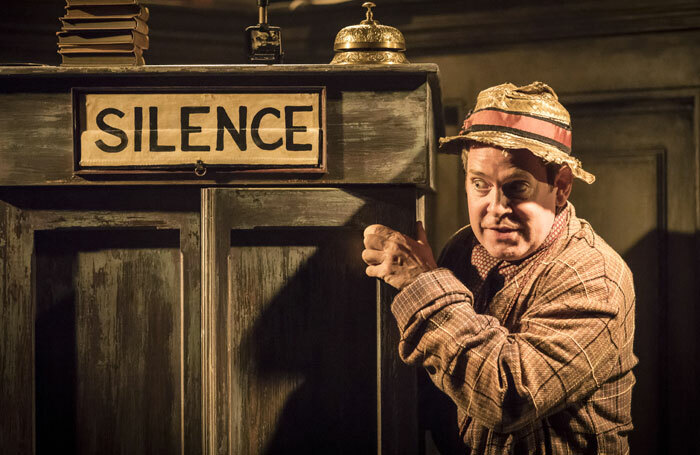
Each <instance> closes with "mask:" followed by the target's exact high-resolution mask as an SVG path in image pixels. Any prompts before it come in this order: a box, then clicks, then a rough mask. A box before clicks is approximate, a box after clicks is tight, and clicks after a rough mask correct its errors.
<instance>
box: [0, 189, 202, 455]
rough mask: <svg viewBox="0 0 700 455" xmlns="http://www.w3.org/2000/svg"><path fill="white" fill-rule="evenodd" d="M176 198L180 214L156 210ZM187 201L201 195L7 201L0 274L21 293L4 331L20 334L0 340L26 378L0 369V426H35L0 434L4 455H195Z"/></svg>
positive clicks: (193, 237) (122, 193) (23, 194)
mask: <svg viewBox="0 0 700 455" xmlns="http://www.w3.org/2000/svg"><path fill="white" fill-rule="evenodd" d="M56 193H58V194H56ZM158 193H160V194H158ZM135 196H136V197H135ZM172 196H179V197H180V198H181V199H180V201H181V202H180V204H181V205H180V207H179V210H176V211H174V212H169V211H168V209H167V206H168V205H169V204H168V203H160V202H159V200H160V201H162V200H163V198H164V197H166V198H167V197H172ZM93 198H94V199H93ZM187 198H189V199H190V200H194V201H195V202H196V200H197V199H198V198H197V192H196V191H195V192H189V195H188V194H186V193H183V194H178V195H175V194H172V193H170V192H163V191H157V190H155V191H152V192H149V193H147V194H138V193H134V192H133V191H129V190H114V189H112V190H105V189H101V190H93V191H91V192H90V193H89V195H88V193H87V192H84V191H78V190H57V189H53V190H51V192H50V193H49V191H47V190H12V191H10V190H8V191H6V192H4V193H3V198H2V199H3V202H2V204H0V210H1V211H2V212H3V213H4V214H5V217H4V219H3V221H4V223H3V228H4V230H5V232H12V233H13V234H12V235H9V236H8V237H7V242H6V243H5V244H4V245H3V247H4V248H3V251H2V253H3V254H2V255H1V256H2V257H3V258H4V260H5V261H6V264H7V265H9V267H6V268H4V269H3V277H4V279H5V280H7V281H6V282H13V283H16V284H17V285H18V286H22V287H25V288H26V289H28V290H30V292H29V293H27V294H22V295H14V296H5V300H4V302H3V305H4V308H5V309H11V310H12V312H10V318H11V319H9V320H5V319H3V325H4V324H5V323H8V324H17V325H19V326H20V327H21V333H22V334H24V337H20V336H16V335H15V336H14V337H13V338H12V339H9V340H5V342H6V343H7V344H5V346H4V348H3V349H4V350H5V351H4V354H5V355H6V356H8V357H10V358H11V359H12V358H13V357H14V359H12V360H13V363H14V364H15V365H16V366H17V367H18V369H19V370H20V371H21V372H22V375H23V377H24V378H26V379H28V380H27V381H26V382H24V383H22V384H17V383H16V381H17V379H16V378H13V377H8V374H9V373H11V370H10V369H7V368H5V369H4V370H3V371H2V373H3V380H4V382H5V383H10V384H12V388H13V389H14V392H15V393H16V395H12V396H8V395H7V394H5V393H3V394H2V399H3V402H10V403H13V404H15V405H17V406H11V407H9V408H4V409H13V412H8V413H3V416H2V419H3V420H4V422H3V424H8V425H10V428H11V427H12V426H15V428H22V427H25V428H26V427H28V428H30V429H31V428H32V424H33V422H35V424H34V428H33V430H30V431H27V430H25V431H24V432H17V433H14V434H13V433H12V432H10V433H9V434H6V435H5V436H4V437H7V440H6V441H3V442H4V443H6V444H3V447H16V448H18V449H21V453H31V450H26V449H27V448H29V447H32V446H33V447H34V448H35V450H36V453H40V454H41V453H57V452H60V453H76V454H97V453H99V454H105V453H106V454H110V453H114V454H117V453H119V454H121V453H130V454H145V453H164V454H167V453H172V454H175V453H182V452H183V451H186V452H187V453H198V452H201V417H200V416H201V414H200V413H201V407H200V405H199V403H200V398H199V396H200V392H199V390H200V389H199V388H198V385H199V383H200V379H199V377H200V371H201V363H200V361H201V360H200V359H201V357H200V356H199V350H200V349H199V346H200V341H199V340H200V338H199V337H200V328H199V308H200V294H199V283H198V281H199V278H200V256H199V219H198V218H199V217H198V214H197V213H196V212H189V213H188V209H187V207H185V206H184V205H185V203H184V201H185V200H187ZM100 199H102V201H103V202H102V203H101V204H99V205H100V206H101V209H100V210H95V209H94V208H93V207H92V204H93V203H96V202H98V201H99V200H100ZM159 204H160V205H161V207H163V210H162V211H155V210H153V208H154V207H155V206H157V205H159ZM8 254H15V257H14V258H12V257H11V256H8ZM11 261H12V262H11ZM11 287H12V286H11ZM11 287H10V288H11ZM16 297H19V298H16ZM19 314H21V315H23V316H22V317H19V316H17V315H19ZM18 332H19V331H18ZM11 333H12V332H11ZM193 335H194V336H193ZM8 348H9V349H8ZM32 366H33V368H32ZM27 403H33V405H30V406H27ZM27 410H28V411H29V412H27ZM27 419H29V421H27ZM3 428H5V426H4V425H3ZM13 453H20V450H18V451H17V452H14V451H13Z"/></svg>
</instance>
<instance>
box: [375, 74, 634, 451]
mask: <svg viewBox="0 0 700 455" xmlns="http://www.w3.org/2000/svg"><path fill="white" fill-rule="evenodd" d="M441 147H443V148H448V149H449V148H450V147H457V148H458V149H460V150H462V159H463V162H464V167H465V171H466V181H465V185H466V191H467V203H468V207H469V220H470V226H467V227H465V228H463V229H462V230H460V231H458V232H457V233H456V234H455V235H454V236H453V238H452V239H451V240H450V241H449V242H448V244H447V246H446V247H445V249H444V250H443V252H442V255H441V257H440V259H439V261H438V262H437V263H436V262H435V260H434V259H433V255H432V252H431V249H430V246H429V245H428V243H427V238H426V235H425V231H424V230H423V228H422V225H420V224H419V225H418V227H417V230H418V234H417V240H413V239H411V238H409V237H407V236H405V235H403V234H401V233H398V232H396V231H393V230H391V229H389V228H387V227H385V226H381V225H373V226H369V227H368V228H367V229H366V230H365V240H364V241H365V248H366V249H365V251H363V254H362V257H363V259H364V260H365V262H366V263H367V264H368V267H367V275H369V276H372V277H378V278H381V279H383V280H384V281H386V282H387V283H388V284H390V285H392V286H394V287H396V288H397V289H400V290H401V292H400V293H399V294H398V295H397V297H396V298H395V300H394V302H393V304H392V312H393V313H394V316H395V317H396V320H397V323H398V326H399V330H400V332H401V342H400V345H399V352H400V355H401V358H402V359H403V360H404V361H405V362H406V363H408V364H410V365H422V366H423V367H424V368H425V369H426V371H427V373H428V375H429V377H430V379H431V380H432V382H433V383H434V384H435V385H436V386H437V387H438V388H439V389H440V390H441V391H442V392H444V394H446V395H447V396H448V397H449V398H450V399H451V402H452V403H453V407H454V406H455V405H456V411H457V412H456V415H457V420H456V422H454V429H455V431H454V432H453V433H454V434H456V435H458V438H459V439H460V443H461V444H462V450H463V452H462V453H465V451H466V453H474V454H475V453H479V454H482V453H483V454H505V453H513V454H569V453H597V454H615V455H621V454H625V453H628V452H629V448H628V443H627V434H628V433H629V431H630V430H631V429H632V422H631V416H630V402H631V393H632V386H633V384H634V376H633V374H632V371H631V370H632V367H633V366H634V365H635V364H636V361H637V360H636V357H635V356H634V354H633V353H632V340H633V333H634V299H635V297H634V289H633V285H632V276H631V273H630V271H629V269H628V268H627V266H626V264H625V263H624V261H623V260H622V259H621V258H620V256H619V255H618V254H617V253H615V252H614V251H613V250H612V249H611V248H610V247H609V246H608V245H607V244H606V243H605V242H604V241H603V239H601V238H600V237H599V236H598V235H596V233H595V232H594V231H593V229H592V228H591V226H590V225H589V224H588V223H587V222H586V221H584V220H582V219H579V218H577V217H576V212H575V210H574V207H573V206H572V205H571V203H569V202H568V197H569V194H570V192H571V187H572V181H573V179H574V178H580V179H582V180H584V181H585V182H587V183H592V182H593V181H594V179H595V178H594V177H593V175H591V174H589V173H588V172H586V171H584V170H583V168H582V167H581V163H580V162H579V161H578V160H577V159H575V158H574V157H572V156H571V149H570V147H571V128H570V119H569V114H568V112H567V111H566V109H564V107H563V106H562V105H561V104H560V103H559V101H558V99H557V96H556V94H555V93H554V91H553V90H552V89H551V88H550V87H548V86H547V85H545V84H543V83H541V82H535V83H532V84H530V85H527V86H524V87H515V86H514V85H512V84H503V85H499V86H496V87H492V88H490V89H487V90H485V91H483V92H481V93H480V94H479V97H478V100H477V104H476V107H475V109H474V111H473V112H471V113H470V114H469V115H468V116H467V119H466V120H465V122H464V127H463V129H462V131H461V132H460V134H459V136H455V137H450V138H444V139H443V140H442V141H441ZM443 429H444V428H443Z"/></svg>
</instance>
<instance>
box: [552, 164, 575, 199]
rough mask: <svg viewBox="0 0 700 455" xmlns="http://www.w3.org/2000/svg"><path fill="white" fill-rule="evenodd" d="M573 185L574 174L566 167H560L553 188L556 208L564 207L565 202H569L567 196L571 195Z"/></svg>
mask: <svg viewBox="0 0 700 455" xmlns="http://www.w3.org/2000/svg"><path fill="white" fill-rule="evenodd" d="M573 183H574V174H573V173H572V172H571V168H570V167H569V166H566V165H563V166H562V167H560V168H559V172H557V176H556V178H555V179H554V188H555V189H556V190H557V200H556V204H557V207H562V206H564V205H566V201H567V200H569V195H570V194H571V187H572V186H573Z"/></svg>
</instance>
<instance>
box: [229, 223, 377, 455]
mask: <svg viewBox="0 0 700 455" xmlns="http://www.w3.org/2000/svg"><path fill="white" fill-rule="evenodd" d="M362 248H363V246H362V232H361V231H360V230H353V229H338V228H334V229H322V228H312V229H300V230H289V229H285V230H281V229H275V230H264V231H262V232H256V231H233V233H232V249H231V253H230V257H231V263H230V264H231V267H234V268H239V270H238V271H237V272H236V273H237V274H238V277H239V278H241V279H242V281H239V283H240V286H239V285H238V284H232V288H230V292H231V297H230V298H231V299H232V301H235V302H236V305H235V306H236V307H237V308H246V309H247V310H246V311H244V312H243V313H239V314H234V315H233V318H234V321H233V327H240V328H241V333H239V334H237V335H234V339H236V340H239V343H240V344H239V345H238V346H237V347H234V351H235V352H234V353H233V356H234V358H233V359H232V365H233V369H234V371H233V372H232V377H233V380H232V383H233V389H237V390H234V392H233V395H234V397H233V400H234V402H236V400H240V401H239V404H238V406H240V414H239V415H238V416H237V417H234V418H233V423H232V425H233V428H234V430H233V435H232V437H233V440H234V441H239V444H240V446H239V447H238V448H237V451H238V453H265V454H278V453H334V454H345V453H347V454H350V453H353V454H354V453H371V452H372V451H373V450H376V445H377V430H376V428H377V424H376V415H377V410H376V402H377V401H376V398H377V396H376V393H377V392H376V381H377V373H376V358H377V357H376V356H377V353H376V349H377V348H376V339H377V326H376V308H375V302H376V284H375V280H373V279H370V278H368V277H366V276H365V275H364V268H365V267H364V264H363V263H362V260H361V258H360V252H361V251H362ZM240 269H243V270H240ZM261 272H262V273H261ZM251 290H254V291H253V292H251ZM255 290H257V291H255ZM247 311H249V313H247ZM237 313H238V312H237ZM245 313H247V314H245ZM236 344H237V343H236V341H234V346H236ZM236 357H238V358H236ZM237 394H239V396H238V398H236V395H237ZM236 412H237V411H234V415H235V414H236Z"/></svg>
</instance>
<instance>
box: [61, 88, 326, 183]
mask: <svg viewBox="0 0 700 455" xmlns="http://www.w3.org/2000/svg"><path fill="white" fill-rule="evenodd" d="M132 93H133V94H134V95H140V94H154V95H161V94H163V95H167V94H188V93H192V94H209V93H211V94H299V93H303V94H314V95H316V96H318V101H319V104H318V105H319V112H318V122H319V138H318V142H319V143H318V160H317V162H316V163H315V164H313V165H299V164H253V165H251V164H236V163H231V164H207V163H206V162H202V161H197V162H193V163H191V164H156V165H128V166H125V165H110V166H85V165H81V164H80V160H81V132H82V131H84V130H85V125H86V116H87V114H86V106H85V104H86V103H85V96H86V95H93V94H95V95H100V94H122V95H125V94H132ZM71 101H72V113H73V128H72V133H73V174H74V175H78V176H84V177H88V176H99V175H105V176H108V175H133V176H148V175H154V174H160V175H161V176H163V175H173V176H177V177H179V178H181V177H183V176H186V175H188V174H189V175H192V174H194V175H196V176H197V177H200V178H201V177H203V176H204V175H205V174H208V173H209V172H212V173H216V174H219V173H221V174H232V175H236V174H242V175H251V174H252V175H261V176H264V175H265V174H271V175H279V174H313V175H316V174H325V173H327V172H328V164H327V132H326V111H327V109H326V86H209V87H201V86H200V87H196V86H176V87H175V86H148V87H145V86H140V87H72V89H71ZM252 175H251V176H252Z"/></svg>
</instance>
